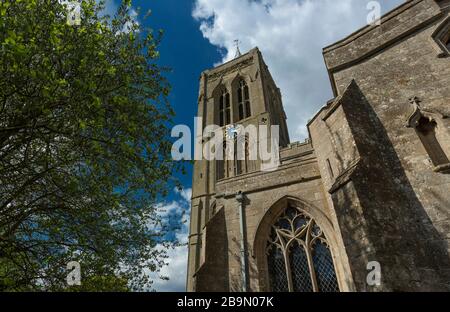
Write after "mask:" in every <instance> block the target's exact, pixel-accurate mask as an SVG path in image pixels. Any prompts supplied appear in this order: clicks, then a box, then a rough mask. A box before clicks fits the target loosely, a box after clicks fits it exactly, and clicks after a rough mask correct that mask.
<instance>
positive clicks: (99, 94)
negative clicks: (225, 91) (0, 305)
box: [0, 0, 182, 291]
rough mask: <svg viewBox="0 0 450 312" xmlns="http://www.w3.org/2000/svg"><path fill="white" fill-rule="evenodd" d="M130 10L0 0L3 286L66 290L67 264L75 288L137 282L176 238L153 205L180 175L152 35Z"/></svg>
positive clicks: (144, 281)
mask: <svg viewBox="0 0 450 312" xmlns="http://www.w3.org/2000/svg"><path fill="white" fill-rule="evenodd" d="M130 10H131V9H130V1H124V2H123V3H122V5H121V6H120V8H119V9H118V12H117V13H116V14H115V15H114V16H113V17H108V16H104V15H103V14H102V12H103V4H102V3H100V4H99V3H97V2H96V1H95V0H84V1H83V2H82V9H81V13H82V15H81V24H80V25H69V24H67V23H66V13H67V8H66V6H65V5H62V4H60V3H59V2H58V1H56V0H6V1H1V2H0V290H9V291H16V290H50V291H52V290H64V289H66V288H67V285H66V275H67V273H68V272H67V268H66V265H67V263H68V262H70V261H72V260H75V261H78V262H79V263H80V265H81V269H82V277H83V280H85V281H86V283H87V284H86V285H85V286H82V287H79V288H78V289H79V290H93V291H95V290H100V291H101V290H108V289H112V290H117V289H122V290H125V289H131V290H139V289H146V288H147V287H149V285H150V284H151V281H150V280H149V277H148V272H151V271H158V269H159V268H160V267H161V266H162V265H163V264H164V260H165V257H166V250H167V248H171V247H173V246H174V245H176V244H177V242H176V241H168V240H167V239H166V234H167V233H168V231H172V230H175V229H174V228H173V227H172V225H171V224H168V223H167V222H166V223H165V222H163V220H161V218H160V217H159V215H158V213H157V211H156V208H155V206H156V202H157V201H158V200H160V198H161V196H164V195H166V194H167V191H168V189H169V188H171V187H173V186H170V185H171V184H172V182H174V183H176V181H173V179H172V178H171V176H172V175H173V173H174V172H176V171H178V170H182V168H181V165H179V164H177V163H174V162H172V161H171V158H170V150H171V142H170V139H169V131H168V128H169V127H170V125H171V118H172V116H173V111H172V109H171V107H170V105H169V103H168V102H167V95H168V93H169V86H168V83H167V81H166V80H165V79H164V77H163V75H162V72H163V71H164V68H161V67H159V66H158V65H157V63H156V62H157V58H158V51H157V47H158V44H159V42H160V39H161V36H160V34H158V35H157V36H155V35H154V34H153V32H151V31H150V30H147V29H143V27H142V26H140V25H139V24H138V23H137V22H135V21H134V20H133V18H132V17H130ZM96 281H98V285H99V286H98V288H97V287H96V285H97V284H96V283H97V282H96ZM113 281H117V283H115V282H113ZM124 281H126V283H125V284H127V285H124ZM114 285H115V286H114Z"/></svg>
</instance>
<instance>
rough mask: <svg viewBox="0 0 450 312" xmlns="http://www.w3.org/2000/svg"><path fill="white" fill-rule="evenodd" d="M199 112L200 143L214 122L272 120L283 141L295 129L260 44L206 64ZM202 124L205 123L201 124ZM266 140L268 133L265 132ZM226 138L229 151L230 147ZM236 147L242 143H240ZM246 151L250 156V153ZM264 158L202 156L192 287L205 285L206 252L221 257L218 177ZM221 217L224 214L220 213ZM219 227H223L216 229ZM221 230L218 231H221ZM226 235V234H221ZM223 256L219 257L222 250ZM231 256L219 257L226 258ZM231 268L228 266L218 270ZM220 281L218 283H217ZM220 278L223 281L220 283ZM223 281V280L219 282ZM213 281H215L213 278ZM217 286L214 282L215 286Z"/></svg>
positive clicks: (235, 174) (234, 174)
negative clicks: (216, 223)
mask: <svg viewBox="0 0 450 312" xmlns="http://www.w3.org/2000/svg"><path fill="white" fill-rule="evenodd" d="M198 117H199V118H201V125H197V129H196V131H197V134H196V142H197V144H198V146H204V144H205V138H204V137H203V136H202V133H203V129H204V128H205V127H206V126H208V125H217V126H219V127H221V128H222V129H223V131H224V133H226V131H227V127H230V125H232V126H234V127H236V126H238V125H242V126H244V127H247V126H249V125H254V126H255V127H256V128H258V127H259V126H260V125H265V126H270V125H279V141H278V142H279V145H280V146H281V147H283V146H287V145H288V144H289V134H288V130H287V125H286V115H285V112H284V110H283V106H282V102H281V92H280V89H279V88H278V87H277V86H276V84H275V82H274V80H273V79H272V76H271V74H270V72H269V69H268V67H267V65H266V64H265V63H264V60H263V58H262V55H261V52H260V51H259V49H258V48H254V49H252V50H251V51H249V52H248V53H246V54H243V55H240V53H239V54H237V55H236V58H235V59H233V60H231V61H229V62H227V63H225V64H222V65H219V66H217V67H215V68H213V69H210V70H206V71H204V72H203V73H202V74H201V77H200V92H199V97H198ZM198 127H200V128H198ZM259 139H260V140H263V139H267V138H264V137H260V138H259ZM226 144H227V143H226V142H225V141H224V151H225V150H227V146H226ZM248 144H250V143H249V142H248V141H246V143H245V151H246V153H247V154H248V150H249V147H248ZM235 150H236V149H235ZM255 151H256V149H255ZM247 154H246V157H248V155H247ZM260 166H261V164H260V161H258V160H250V159H247V158H245V159H244V160H237V159H227V157H226V156H224V160H215V161H212V160H206V159H204V158H203V159H202V160H196V161H195V163H194V170H193V181H192V211H191V220H190V236H189V259H188V276H187V290H188V291H195V290H199V288H198V286H197V285H198V284H199V279H200V278H199V275H202V268H203V270H205V268H206V267H207V265H206V264H205V261H206V260H207V259H206V258H208V257H210V256H211V257H216V255H214V254H212V255H209V254H207V253H206V249H205V248H206V244H207V240H208V238H210V237H207V236H208V235H210V236H211V235H213V234H211V233H209V232H211V231H208V230H207V225H208V224H210V223H211V221H212V217H213V216H214V215H215V214H216V213H217V212H218V210H219V209H218V208H219V207H217V201H216V198H217V195H218V194H217V190H216V185H217V183H226V181H230V180H233V179H238V178H239V177H240V176H243V175H247V174H249V173H251V172H257V171H258V170H259V169H260ZM217 219H219V218H217ZM216 230H217V229H216ZM216 232H217V231H216ZM225 234H226V233H222V235H223V237H216V238H215V239H214V243H213V244H215V245H216V247H217V248H220V245H221V244H222V246H221V247H222V248H226V247H225V241H226V235H225ZM215 235H220V234H217V233H216V234H215ZM217 257H219V256H218V255H217ZM221 260H225V259H214V261H221ZM208 267H209V269H210V270H218V271H220V270H221V269H222V270H223V268H225V267H227V265H226V264H225V263H217V264H216V265H214V266H208ZM217 274H219V276H216V277H217V279H220V278H221V276H220V274H222V275H223V274H228V272H217ZM213 284H214V283H213ZM216 284H217V283H216ZM219 284H220V283H219ZM225 284H226V283H225V282H223V283H222V284H221V285H217V287H216V288H217V290H225V289H228V288H229V287H228V285H225ZM210 285H212V284H210ZM212 287H213V289H211V290H214V286H212Z"/></svg>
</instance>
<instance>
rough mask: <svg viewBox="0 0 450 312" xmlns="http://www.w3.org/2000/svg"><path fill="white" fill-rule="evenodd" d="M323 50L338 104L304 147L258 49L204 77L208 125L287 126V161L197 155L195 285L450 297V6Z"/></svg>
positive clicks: (429, 6)
mask: <svg viewBox="0 0 450 312" xmlns="http://www.w3.org/2000/svg"><path fill="white" fill-rule="evenodd" d="M323 56H324V60H325V64H326V68H327V70H328V74H329V77H330V82H331V86H332V90H333V93H334V98H333V99H331V100H329V101H328V102H327V103H326V104H325V105H324V106H323V107H322V108H321V109H320V110H319V111H318V112H317V113H316V114H315V115H314V116H311V120H310V121H309V123H308V131H309V138H308V139H307V140H306V141H305V142H303V143H298V142H295V143H291V142H290V140H289V135H288V130H287V126H286V118H287V117H289V116H286V115H285V113H284V110H283V106H282V100H281V91H280V89H278V88H277V86H276V83H275V81H274V80H273V79H272V77H271V74H270V71H269V68H268V67H267V65H266V64H265V63H264V60H263V57H262V55H261V53H260V51H259V50H258V49H257V48H255V49H253V50H251V51H249V52H248V53H246V54H243V55H241V56H238V57H237V58H235V59H234V60H232V61H230V62H227V63H225V64H223V65H220V66H218V67H216V68H213V69H210V70H206V71H204V72H203V73H202V74H201V78H200V92H199V98H198V116H199V117H201V118H202V120H203V126H205V125H209V124H218V125H220V126H223V127H224V128H225V127H226V125H229V124H234V125H236V124H242V125H249V124H254V125H261V124H266V125H279V127H280V135H279V138H280V139H279V146H280V150H279V158H280V162H281V164H280V166H279V167H278V169H277V170H275V171H262V170H260V163H259V162H258V161H253V162H251V161H249V162H247V161H244V163H243V164H242V163H241V164H237V162H236V161H229V160H224V161H222V162H221V161H217V160H216V161H209V160H197V161H195V164H194V171H193V188H192V210H191V221H190V222H191V224H190V236H189V260H188V276H187V290H188V291H450V256H449V253H450V244H449V242H450V118H449V116H450V0H442V1H438V0H410V1H405V3H403V4H402V5H400V6H399V7H397V8H395V9H394V10H392V11H391V12H389V13H387V14H386V15H384V16H383V17H382V18H381V23H380V24H379V25H368V26H366V27H364V28H362V29H360V30H358V31H356V32H354V33H353V34H351V35H349V36H348V37H346V38H344V39H342V40H340V41H338V42H336V43H334V44H332V45H330V46H328V47H326V48H324V49H323ZM299 74H301V73H299ZM312 83H313V82H312ZM298 102H299V104H298V109H301V99H299V100H298ZM196 139H197V140H201V138H199V137H197V138H196ZM377 264H379V267H378V265H377ZM378 269H380V270H379V271H378ZM377 272H380V273H381V275H377V274H378V273H377ZM371 274H372V275H371Z"/></svg>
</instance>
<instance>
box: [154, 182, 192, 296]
mask: <svg viewBox="0 0 450 312" xmlns="http://www.w3.org/2000/svg"><path fill="white" fill-rule="evenodd" d="M174 194H175V196H176V197H175V199H174V200H172V201H170V202H168V203H161V204H159V205H158V206H157V209H158V211H159V214H160V215H161V217H163V218H165V217H168V216H169V215H172V214H176V215H181V214H182V212H183V211H184V212H185V215H184V217H183V218H184V221H185V222H184V224H183V225H182V228H181V230H180V231H179V232H177V233H176V238H177V239H178V241H179V242H180V243H181V244H186V243H187V241H188V235H189V227H188V226H189V210H190V202H191V194H192V189H190V188H187V189H183V190H178V189H177V188H175V189H174ZM157 248H159V247H157ZM167 256H168V258H167V259H166V261H165V262H166V264H167V265H166V266H164V267H162V268H161V270H160V272H158V273H151V274H150V276H151V277H152V280H153V285H152V288H153V289H154V290H156V291H185V290H186V270H187V257H188V250H187V246H185V245H184V246H180V247H176V248H174V249H170V250H168V251H167ZM160 276H167V277H169V280H163V279H160V278H159V277H160Z"/></svg>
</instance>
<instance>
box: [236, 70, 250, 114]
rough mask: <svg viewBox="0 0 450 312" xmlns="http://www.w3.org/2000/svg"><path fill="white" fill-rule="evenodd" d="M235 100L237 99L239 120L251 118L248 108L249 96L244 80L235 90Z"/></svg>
mask: <svg viewBox="0 0 450 312" xmlns="http://www.w3.org/2000/svg"><path fill="white" fill-rule="evenodd" d="M237 99H238V111H239V120H241V119H244V118H247V117H250V116H251V108H250V94H249V91H248V86H247V83H246V82H245V80H244V79H241V80H240V81H239V86H238V89H237Z"/></svg>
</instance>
